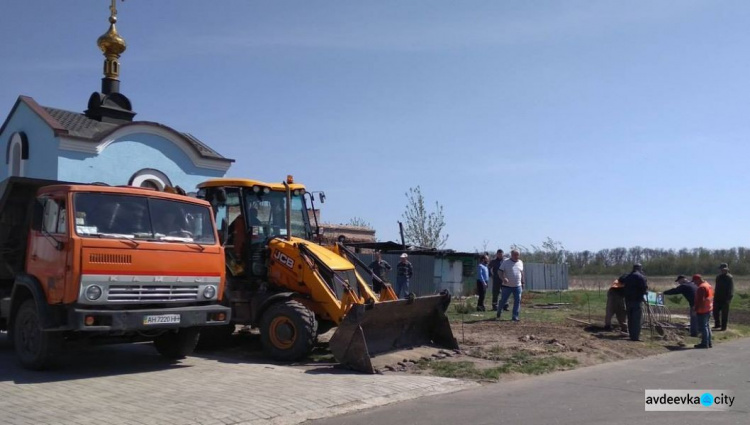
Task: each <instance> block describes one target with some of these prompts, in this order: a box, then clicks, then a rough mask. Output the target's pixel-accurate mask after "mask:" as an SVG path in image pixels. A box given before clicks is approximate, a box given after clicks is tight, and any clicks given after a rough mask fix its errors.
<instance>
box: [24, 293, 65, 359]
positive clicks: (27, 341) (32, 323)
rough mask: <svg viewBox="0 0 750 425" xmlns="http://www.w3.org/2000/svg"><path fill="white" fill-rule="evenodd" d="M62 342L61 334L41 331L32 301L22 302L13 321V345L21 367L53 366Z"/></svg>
mask: <svg viewBox="0 0 750 425" xmlns="http://www.w3.org/2000/svg"><path fill="white" fill-rule="evenodd" d="M62 342H63V339H62V334H61V333H59V332H45V331H43V330H42V326H41V323H40V321H39V316H38V314H37V310H36V304H35V303H34V300H33V299H29V300H26V301H24V302H23V304H21V307H20V308H19V309H18V313H16V317H15V319H14V320H13V345H14V347H15V349H16V356H18V360H19V361H20V362H21V365H23V367H25V368H26V369H31V370H43V369H47V368H49V367H50V366H53V365H54V362H55V360H56V358H57V355H58V354H59V353H60V351H61V349H62Z"/></svg>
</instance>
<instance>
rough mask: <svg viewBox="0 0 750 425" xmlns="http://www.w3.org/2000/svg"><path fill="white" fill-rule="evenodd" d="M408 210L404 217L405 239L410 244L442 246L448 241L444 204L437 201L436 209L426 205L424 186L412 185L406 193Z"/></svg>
mask: <svg viewBox="0 0 750 425" xmlns="http://www.w3.org/2000/svg"><path fill="white" fill-rule="evenodd" d="M406 199H407V203H406V210H405V211H404V213H403V214H402V217H403V218H404V239H406V242H407V243H408V244H410V245H417V246H421V247H425V248H442V247H443V246H445V243H446V242H447V241H448V234H444V233H443V229H444V228H445V218H444V216H443V206H442V205H440V204H439V203H438V202H437V201H435V210H434V211H428V210H427V208H426V207H425V200H424V196H423V195H422V188H421V187H419V186H417V187H412V188H409V191H408V192H407V193H406Z"/></svg>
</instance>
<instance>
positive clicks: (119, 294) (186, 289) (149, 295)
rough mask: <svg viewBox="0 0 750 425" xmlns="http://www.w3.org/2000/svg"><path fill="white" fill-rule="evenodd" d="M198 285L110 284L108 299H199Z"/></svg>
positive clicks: (130, 300)
mask: <svg viewBox="0 0 750 425" xmlns="http://www.w3.org/2000/svg"><path fill="white" fill-rule="evenodd" d="M197 300H198V286H183V285H180V286H176V285H161V286H145V285H110V287H109V293H108V295H107V301H108V302H113V303H118V302H120V303H125V302H144V301H145V302H179V301H197Z"/></svg>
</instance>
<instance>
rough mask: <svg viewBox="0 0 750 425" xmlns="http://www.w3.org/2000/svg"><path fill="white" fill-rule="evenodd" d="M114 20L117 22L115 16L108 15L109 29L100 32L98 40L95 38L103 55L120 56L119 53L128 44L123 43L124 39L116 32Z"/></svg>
mask: <svg viewBox="0 0 750 425" xmlns="http://www.w3.org/2000/svg"><path fill="white" fill-rule="evenodd" d="M115 22H117V17H116V16H110V17H109V30H108V31H107V32H106V33H104V34H102V36H101V37H99V39H98V40H96V44H97V45H98V46H99V48H100V49H102V52H103V53H104V55H105V56H108V55H115V56H120V54H122V52H124V51H125V49H127V48H128V45H127V44H126V43H125V39H124V38H122V37H120V34H118V33H117V28H116V27H115Z"/></svg>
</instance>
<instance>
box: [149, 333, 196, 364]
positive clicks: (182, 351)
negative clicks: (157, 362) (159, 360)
mask: <svg viewBox="0 0 750 425" xmlns="http://www.w3.org/2000/svg"><path fill="white" fill-rule="evenodd" d="M199 337H200V328H182V329H180V330H178V331H177V332H174V331H167V332H165V333H163V334H161V335H159V336H157V337H156V338H154V348H156V351H158V352H159V354H161V355H162V356H163V357H166V358H168V359H172V360H179V359H184V358H185V356H187V355H189V354H190V353H192V352H193V350H195V346H196V345H197V344H198V338H199Z"/></svg>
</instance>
